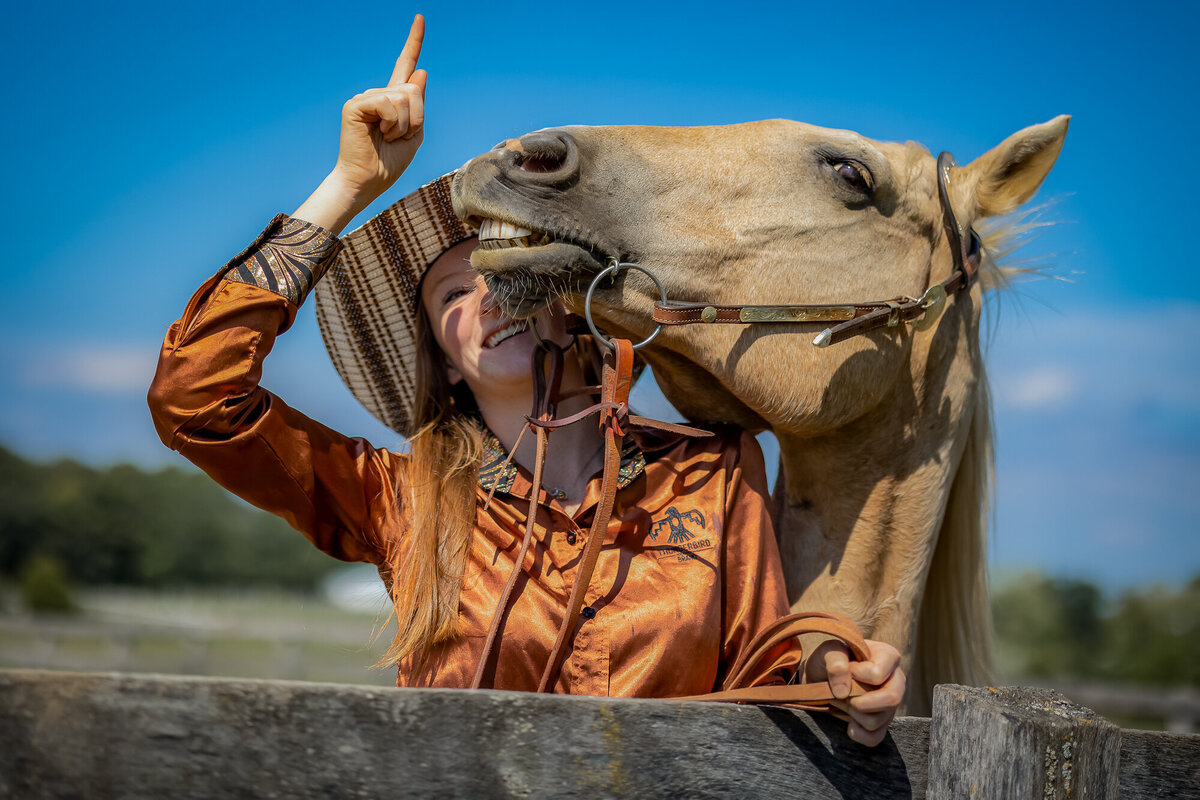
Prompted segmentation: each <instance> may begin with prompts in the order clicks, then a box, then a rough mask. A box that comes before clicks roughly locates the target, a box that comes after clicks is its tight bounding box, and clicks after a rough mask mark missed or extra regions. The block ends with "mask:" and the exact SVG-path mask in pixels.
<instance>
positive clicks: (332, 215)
mask: <svg viewBox="0 0 1200 800" xmlns="http://www.w3.org/2000/svg"><path fill="white" fill-rule="evenodd" d="M374 199H375V198H374V197H369V196H366V194H365V193H364V192H363V190H362V188H361V187H358V186H355V185H353V184H352V183H350V182H348V181H346V180H345V178H344V177H343V176H342V175H341V174H340V173H339V172H338V171H337V170H336V169H334V171H333V172H331V173H329V174H328V175H327V176H325V180H323V181H321V185H320V186H318V187H317V188H316V189H315V190H314V191H313V193H312V194H311V195H309V196H308V199H307V200H305V201H304V202H303V203H302V204H301V205H300V207H299V208H297V209H296V210H295V212H293V213H292V217H293V218H294V219H299V220H303V221H305V222H309V223H311V224H313V225H317V226H319V227H322V228H324V229H325V230H327V231H329V232H330V233H332V234H333V235H334V236H339V235H341V233H342V231H343V230H345V228H346V226H347V225H349V224H350V221H351V220H353V219H354V218H355V217H356V216H358V214H359V212H361V211H362V210H363V209H364V208H366V207H367V206H369V205H370V204H371V202H372V201H374Z"/></svg>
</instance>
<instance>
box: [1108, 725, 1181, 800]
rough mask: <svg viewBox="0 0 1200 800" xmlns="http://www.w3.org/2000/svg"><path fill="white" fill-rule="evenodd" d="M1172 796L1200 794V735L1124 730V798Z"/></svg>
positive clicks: (1138, 799) (1148, 799)
mask: <svg viewBox="0 0 1200 800" xmlns="http://www.w3.org/2000/svg"><path fill="white" fill-rule="evenodd" d="M1168 797H1170V798H1175V797H1180V798H1183V797H1192V798H1194V797H1200V734H1195V733H1163V732H1161V731H1131V730H1128V729H1127V730H1124V731H1122V732H1121V798H1122V800H1151V799H1152V798H1153V800H1163V798H1168Z"/></svg>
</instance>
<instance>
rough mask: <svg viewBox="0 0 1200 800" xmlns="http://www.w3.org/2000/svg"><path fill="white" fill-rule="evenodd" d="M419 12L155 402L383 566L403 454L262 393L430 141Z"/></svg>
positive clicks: (246, 484) (250, 476)
mask: <svg viewBox="0 0 1200 800" xmlns="http://www.w3.org/2000/svg"><path fill="white" fill-rule="evenodd" d="M423 36H424V20H423V19H422V18H421V17H420V16H418V17H417V18H416V19H415V21H414V22H413V26H412V29H411V30H410V32H409V36H408V41H407V43H406V44H405V46H404V50H403V52H402V53H401V55H400V58H399V59H398V60H397V62H396V67H395V70H394V71H393V74H392V79H391V81H390V82H389V83H388V85H387V86H386V87H383V88H380V89H371V90H368V91H366V92H363V93H362V94H360V95H357V96H356V97H354V98H352V99H351V100H350V101H348V102H347V103H346V105H345V107H344V108H343V111H342V132H341V144H340V150H339V154H338V160H337V164H336V166H335V167H334V169H333V170H332V171H331V172H330V174H329V176H328V177H327V178H326V179H325V180H324V181H323V182H322V184H321V186H320V187H318V189H317V190H316V191H315V192H314V193H313V194H312V196H311V197H310V198H309V199H308V201H306V202H305V203H304V204H303V205H302V206H301V207H300V209H298V210H297V212H296V213H295V214H294V215H293V216H291V217H288V216H286V215H282V214H281V215H279V216H277V217H276V218H275V219H274V220H272V221H271V223H270V225H268V226H267V228H266V230H264V231H263V233H262V234H260V236H259V237H258V238H257V239H256V240H255V241H254V242H253V243H252V244H251V245H250V246H249V247H248V248H247V249H246V250H244V251H243V252H242V253H241V254H240V255H238V256H237V257H235V258H234V259H232V260H231V261H230V262H229V263H227V264H226V265H225V266H224V267H222V268H221V269H220V270H219V271H218V272H217V274H216V275H214V276H213V277H212V278H210V279H209V280H208V281H206V282H205V283H204V284H203V285H202V286H201V287H200V289H199V290H198V291H197V292H196V294H195V295H194V296H193V297H192V299H191V301H190V302H189V303H188V305H187V308H186V309H185V310H184V313H183V316H182V317H181V318H180V319H179V321H177V322H176V323H175V324H173V325H172V326H171V327H170V329H169V330H168V332H167V336H166V339H165V340H164V342H163V347H162V351H161V354H160V357H159V362H158V370H157V373H156V375H155V378H154V382H153V384H152V385H151V387H150V393H149V397H148V401H149V404H150V409H151V414H152V416H153V418H154V423H155V427H156V428H157V430H158V433H159V436H160V437H161V438H162V440H163V442H164V443H165V444H167V446H169V447H171V448H172V449H176V450H178V451H179V452H180V453H181V454H182V455H184V456H185V457H187V458H188V459H189V460H191V461H192V462H193V463H195V464H196V465H197V466H199V467H200V468H201V469H203V470H204V471H205V472H207V473H208V474H209V475H210V476H212V478H213V479H214V480H216V481H217V482H218V483H220V484H221V485H222V486H225V487H226V488H227V489H229V490H230V491H232V492H233V493H235V494H237V495H239V496H240V497H242V498H244V499H245V500H247V501H248V502H250V503H253V504H254V505H257V506H259V507H260V508H264V509H266V510H268V511H271V512H272V513H275V514H278V515H279V516H281V517H283V518H284V519H286V520H287V521H288V522H289V523H290V524H291V525H292V526H293V527H295V528H297V529H298V530H300V531H301V532H303V533H304V534H305V535H306V536H308V537H309V538H310V539H311V540H312V541H313V543H314V544H316V545H317V546H318V547H319V548H321V549H322V550H324V551H326V552H328V553H329V554H330V555H333V556H335V557H337V558H341V559H345V560H353V561H372V562H380V561H381V560H382V559H384V558H385V557H386V553H385V547H386V543H385V542H383V541H382V540H381V535H380V532H379V531H380V529H381V528H382V527H385V526H386V527H387V528H388V530H389V531H390V530H395V529H396V528H397V527H399V529H403V527H404V508H403V502H402V496H401V495H402V493H398V491H397V487H398V486H400V485H401V484H402V482H403V477H404V473H405V463H404V460H403V456H398V455H396V454H394V453H390V452H388V451H386V450H378V449H376V448H374V447H372V446H371V445H369V444H368V443H367V442H366V441H364V440H362V439H355V438H350V437H346V436H342V435H341V434H339V433H337V432H335V431H332V430H330V429H328V428H326V427H325V426H323V425H321V424H319V423H317V422H315V421H313V420H311V419H309V418H308V417H306V416H305V415H303V414H301V413H300V412H298V411H296V410H294V409H292V408H290V407H289V406H287V405H286V404H285V403H284V402H283V401H282V400H280V399H279V398H278V397H276V396H275V395H273V394H271V393H270V392H268V391H267V390H265V389H263V388H262V387H261V386H259V385H258V381H259V379H260V377H261V374H262V363H263V359H265V358H266V356H267V354H268V353H269V352H270V350H271V348H272V346H273V345H274V342H275V337H276V336H277V335H278V334H279V333H282V332H283V331H285V330H287V328H288V327H289V326H290V325H291V324H292V321H293V320H294V319H295V315H296V313H297V311H298V309H299V306H300V305H301V304H302V303H303V302H304V299H305V297H307V295H308V293H309V292H310V291H311V290H312V288H313V286H314V285H315V284H316V282H317V280H319V279H320V277H321V275H322V273H323V272H324V271H325V269H326V268H327V266H328V265H329V264H330V263H331V262H332V261H333V259H334V258H335V256H336V255H337V253H338V251H339V250H340V247H341V245H340V243H339V242H338V240H337V236H336V234H337V233H338V232H339V231H341V229H342V228H343V227H344V226H345V225H346V224H347V223H348V222H349V221H350V220H351V219H352V218H353V217H354V216H355V215H356V214H357V213H358V212H359V211H361V210H362V209H363V208H365V207H366V206H367V205H369V204H370V203H371V202H372V201H373V200H374V199H375V198H376V197H378V196H379V195H380V194H381V193H382V192H383V191H385V190H386V189H387V188H389V187H390V186H391V185H392V184H393V183H394V182H395V180H396V179H397V178H398V177H399V176H400V174H401V173H402V172H403V171H404V169H405V168H406V167H407V166H408V164H409V163H410V162H411V161H412V158H413V155H414V154H415V153H416V150H417V148H418V146H419V145H420V142H421V136H422V127H423V122H424V90H425V73H424V71H423V70H418V69H416V61H417V57H418V56H419V54H420V49H421V40H422V38H423Z"/></svg>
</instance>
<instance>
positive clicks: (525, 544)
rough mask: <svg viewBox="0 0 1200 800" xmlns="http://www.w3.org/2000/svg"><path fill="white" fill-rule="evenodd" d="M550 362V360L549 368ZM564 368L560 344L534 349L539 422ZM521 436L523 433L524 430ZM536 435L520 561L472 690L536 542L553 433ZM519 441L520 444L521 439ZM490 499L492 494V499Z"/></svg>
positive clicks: (550, 410)
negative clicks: (539, 498) (530, 550)
mask: <svg viewBox="0 0 1200 800" xmlns="http://www.w3.org/2000/svg"><path fill="white" fill-rule="evenodd" d="M547 360H549V364H548V365H547ZM562 366H563V351H562V348H561V347H559V346H558V345H556V344H554V343H553V342H548V343H542V344H540V345H539V346H538V347H536V348H534V351H533V410H534V413H535V414H536V415H537V417H538V419H540V420H549V419H550V418H551V417H553V416H554V412H555V410H556V409H555V405H556V398H557V395H558V386H559V382H560V380H561V378H562ZM522 433H524V432H523V431H522ZM534 434H535V435H536V436H537V450H536V456H535V458H534V461H533V484H532V490H531V491H530V494H529V513H528V514H527V515H526V517H525V536H524V538H522V539H521V549H520V550H519V551H517V558H516V561H515V563H514V564H513V568H512V571H511V572H509V574H508V581H507V582H506V583H505V584H504V591H503V592H501V593H500V602H499V604H497V606H496V612H495V613H494V614H492V624H491V625H490V626H489V628H488V634H487V639H486V640H484V645H483V654H482V655H481V656H480V658H479V664H478V666H476V667H475V678H474V680H472V681H471V688H472V689H478V688H480V687H481V686H482V685H483V677H484V673H485V672H486V671H487V668H488V664H489V663H490V662H491V660H492V654H493V652H494V651H495V650H496V647H497V637H498V636H499V634H500V629H501V628H502V627H503V626H504V621H505V620H506V619H507V618H508V607H509V603H510V601H511V599H512V593H513V587H514V586H516V583H517V577H518V576H519V575H520V574H521V568H522V567H523V566H524V565H525V555H526V554H527V553H528V552H529V545H530V543H531V542H532V541H533V530H534V527H535V525H536V524H537V512H538V496H539V495H540V493H541V490H542V472H543V470H544V469H545V466H546V452H547V450H548V449H549V445H550V430H549V429H548V428H545V427H541V426H539V427H536V428H535V429H534ZM517 441H518V442H519V441H520V437H518V440H517ZM513 452H516V446H515V445H514V447H513ZM509 456H510V457H511V456H512V453H509ZM494 488H495V487H493V490H494ZM490 497H491V495H490V494H489V499H490Z"/></svg>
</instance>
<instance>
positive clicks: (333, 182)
mask: <svg viewBox="0 0 1200 800" xmlns="http://www.w3.org/2000/svg"><path fill="white" fill-rule="evenodd" d="M424 38H425V18H424V17H422V16H421V15H420V14H417V15H416V17H415V18H414V19H413V23H412V27H411V28H410V29H409V32H408V40H407V41H406V42H405V43H404V49H403V50H402V51H401V52H400V57H399V58H397V59H396V66H395V68H394V69H393V70H392V77H391V79H390V80H389V81H388V84H387V86H384V87H381V88H378V89H368V90H366V91H365V92H362V93H361V94H357V95H355V96H354V97H352V98H350V99H349V100H347V101H346V104H345V105H344V106H342V133H341V139H340V143H339V146H338V158H337V164H336V165H335V166H334V168H333V171H332V172H331V173H329V176H328V177H326V178H325V180H324V181H323V182H322V183H321V185H320V186H319V187H317V190H316V191H315V192H313V194H312V196H311V197H309V198H308V200H306V201H305V202H304V204H303V205H301V206H300V208H298V209H297V210H296V213H294V214H293V215H292V216H293V217H296V218H298V219H303V220H306V221H308V222H311V223H314V224H316V225H320V226H321V227H323V228H325V229H327V230H329V231H331V232H333V233H334V234H338V233H341V231H342V229H343V228H345V227H346V225H348V224H349V223H350V220H352V219H353V218H354V217H355V216H357V215H358V213H359V212H360V211H362V210H363V209H364V208H366V207H367V206H369V205H370V204H371V203H372V202H374V201H375V199H376V198H377V197H379V196H380V195H381V194H383V193H384V192H385V191H387V190H388V189H390V188H391V186H392V184H393V183H395V182H396V179H397V178H399V177H400V176H401V175H402V174H403V173H404V170H405V169H407V168H408V165H409V164H410V163H412V160H413V156H415V155H416V154H417V148H419V147H420V146H421V141H422V140H423V138H424V135H425V83H426V80H427V79H428V75H427V74H426V72H425V70H423V69H417V59H418V58H419V57H420V55H421V43H422V41H423V40H424Z"/></svg>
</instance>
